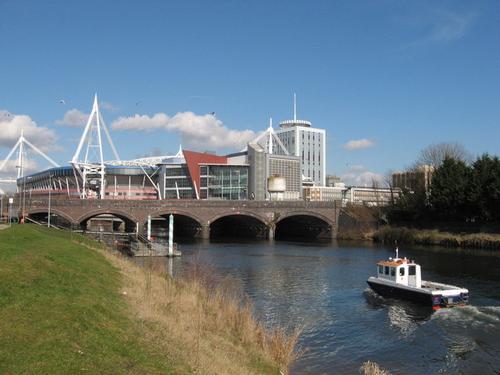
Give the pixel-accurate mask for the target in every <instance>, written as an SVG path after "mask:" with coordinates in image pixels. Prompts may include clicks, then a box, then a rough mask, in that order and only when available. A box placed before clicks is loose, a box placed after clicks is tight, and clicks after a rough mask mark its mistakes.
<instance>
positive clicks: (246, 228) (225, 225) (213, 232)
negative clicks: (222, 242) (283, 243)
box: [209, 210, 268, 238]
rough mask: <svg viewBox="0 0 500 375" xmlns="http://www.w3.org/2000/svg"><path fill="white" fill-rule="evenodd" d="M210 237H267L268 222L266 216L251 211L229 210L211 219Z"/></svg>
mask: <svg viewBox="0 0 500 375" xmlns="http://www.w3.org/2000/svg"><path fill="white" fill-rule="evenodd" d="M209 225H210V238H223V237H232V238H266V237H267V236H268V224H267V220H266V218H265V217H262V216H261V215H258V214H256V213H254V212H250V211H241V210H238V211H236V210H235V211H228V212H224V213H220V214H217V215H215V216H213V217H212V218H211V219H210V220H209Z"/></svg>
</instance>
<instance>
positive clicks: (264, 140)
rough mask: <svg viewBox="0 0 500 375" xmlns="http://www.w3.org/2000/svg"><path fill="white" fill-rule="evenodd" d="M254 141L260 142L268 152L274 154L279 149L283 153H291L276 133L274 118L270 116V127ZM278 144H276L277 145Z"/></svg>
mask: <svg viewBox="0 0 500 375" xmlns="http://www.w3.org/2000/svg"><path fill="white" fill-rule="evenodd" d="M253 142H255V143H258V144H260V145H261V146H262V147H264V149H265V150H266V152H267V153H268V154H273V153H275V151H277V152H278V153H279V154H281V155H290V154H289V152H288V150H287V149H286V147H285V146H284V145H283V143H282V142H281V140H280V139H279V138H278V136H277V135H276V133H275V131H274V129H273V119H272V117H271V118H269V127H268V128H267V129H266V131H265V132H262V133H261V134H260V135H259V136H258V137H257V138H255V139H254V140H253ZM275 145H276V146H275Z"/></svg>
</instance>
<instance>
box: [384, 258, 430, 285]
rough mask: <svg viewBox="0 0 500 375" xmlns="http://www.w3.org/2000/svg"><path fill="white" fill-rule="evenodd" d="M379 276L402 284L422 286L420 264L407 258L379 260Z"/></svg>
mask: <svg viewBox="0 0 500 375" xmlns="http://www.w3.org/2000/svg"><path fill="white" fill-rule="evenodd" d="M377 277H378V278H379V279H385V280H389V281H393V282H395V283H397V284H401V285H406V286H412V287H417V288H421V287H422V279H421V273H420V266H419V265H418V264H416V263H415V262H414V261H412V260H409V259H406V258H394V259H393V258H389V260H384V261H380V262H378V263H377Z"/></svg>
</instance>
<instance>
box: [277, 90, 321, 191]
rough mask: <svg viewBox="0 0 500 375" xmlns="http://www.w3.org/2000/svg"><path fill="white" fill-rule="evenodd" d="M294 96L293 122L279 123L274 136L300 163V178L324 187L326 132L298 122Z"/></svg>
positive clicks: (300, 121)
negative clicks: (302, 177) (308, 179)
mask: <svg viewBox="0 0 500 375" xmlns="http://www.w3.org/2000/svg"><path fill="white" fill-rule="evenodd" d="M296 108H297V107H296V101H295V95H294V112H293V120H287V121H282V122H280V129H279V130H276V135H277V136H278V138H279V139H280V140H281V142H282V143H283V145H284V146H285V148H286V149H287V151H288V152H289V153H290V154H291V155H295V156H298V157H299V158H300V161H301V163H302V176H304V177H306V178H310V179H311V180H312V181H313V182H314V184H315V185H316V186H325V180H326V131H325V130H324V129H318V128H313V127H312V124H311V123H310V122H309V121H305V120H298V119H297V111H296Z"/></svg>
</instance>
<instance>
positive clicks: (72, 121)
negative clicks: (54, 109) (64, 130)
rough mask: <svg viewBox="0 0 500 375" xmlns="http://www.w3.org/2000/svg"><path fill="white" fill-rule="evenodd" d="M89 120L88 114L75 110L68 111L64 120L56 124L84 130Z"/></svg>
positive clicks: (57, 121)
mask: <svg viewBox="0 0 500 375" xmlns="http://www.w3.org/2000/svg"><path fill="white" fill-rule="evenodd" d="M88 118H89V115H88V114H86V113H83V112H82V111H80V110H78V109H76V108H73V109H70V110H69V111H67V112H66V113H65V114H64V117H63V118H62V119H60V120H56V121H55V123H56V124H57V125H62V126H68V127H70V128H82V127H84V126H85V124H86V123H87V120H88Z"/></svg>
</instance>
